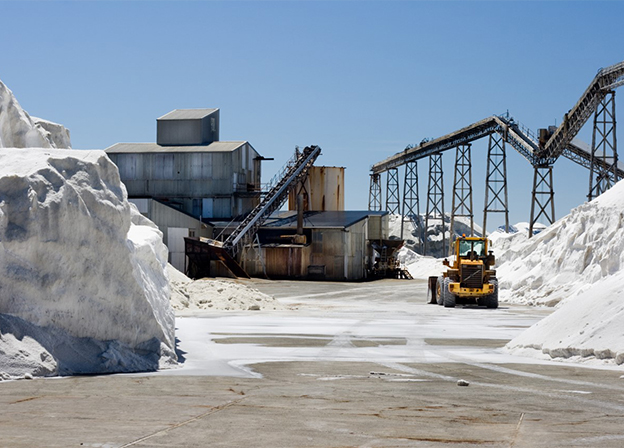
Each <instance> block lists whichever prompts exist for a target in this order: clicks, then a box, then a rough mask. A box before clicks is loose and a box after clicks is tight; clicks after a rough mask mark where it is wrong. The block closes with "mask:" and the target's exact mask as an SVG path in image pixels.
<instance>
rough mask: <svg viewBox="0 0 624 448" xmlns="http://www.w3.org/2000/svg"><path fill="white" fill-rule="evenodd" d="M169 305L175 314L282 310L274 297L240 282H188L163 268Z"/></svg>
mask: <svg viewBox="0 0 624 448" xmlns="http://www.w3.org/2000/svg"><path fill="white" fill-rule="evenodd" d="M167 273H168V275H169V283H170V285H171V305H172V306H173V308H174V309H175V310H176V311H191V312H193V311H198V310H207V311H244V310H249V311H260V310H281V309H285V307H284V306H283V305H282V304H281V303H280V302H279V301H277V300H276V299H275V298H274V297H271V296H269V295H267V294H264V293H262V292H260V291H258V290H257V289H254V288H250V287H248V286H245V285H241V284H240V283H236V282H233V281H223V280H210V279H200V280H191V279H190V278H188V277H187V276H186V275H184V274H182V273H181V272H180V271H178V270H176V269H175V268H174V267H173V266H171V265H169V266H168V267H167Z"/></svg>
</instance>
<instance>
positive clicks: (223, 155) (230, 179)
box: [106, 109, 265, 271]
mask: <svg viewBox="0 0 624 448" xmlns="http://www.w3.org/2000/svg"><path fill="white" fill-rule="evenodd" d="M106 153H107V154H108V156H109V157H110V158H111V160H112V161H113V162H114V163H115V164H116V165H117V166H118V168H119V174H120V176H121V180H122V182H123V183H124V184H125V186H126V189H127V190H128V197H129V199H130V201H131V202H134V203H135V204H136V205H137V207H138V208H139V211H140V212H141V213H142V214H144V215H145V216H147V217H148V218H149V219H151V220H152V221H153V222H154V223H156V225H157V226H158V227H159V229H160V230H161V231H162V232H163V237H164V238H163V239H164V242H165V244H166V245H167V247H168V248H169V251H170V257H169V261H170V262H171V263H172V264H173V265H174V266H175V267H176V268H177V269H179V270H182V271H183V270H184V268H185V260H184V237H189V236H191V237H207V238H210V237H212V235H213V232H212V229H213V225H212V224H211V223H210V221H209V220H211V219H224V220H232V219H233V218H236V217H237V216H243V215H245V214H247V213H249V212H250V211H251V210H253V208H254V207H255V206H256V205H257V204H258V203H259V201H260V179H261V165H260V164H261V161H262V160H265V159H264V158H263V157H261V156H260V154H258V152H257V151H256V150H255V149H254V148H253V146H251V145H250V144H249V142H247V141H219V109H177V110H174V111H172V112H169V113H168V114H166V115H164V116H162V117H160V118H158V119H157V121H156V143H117V144H115V145H113V146H111V147H109V148H107V149H106Z"/></svg>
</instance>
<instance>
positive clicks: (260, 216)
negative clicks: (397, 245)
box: [223, 146, 321, 258]
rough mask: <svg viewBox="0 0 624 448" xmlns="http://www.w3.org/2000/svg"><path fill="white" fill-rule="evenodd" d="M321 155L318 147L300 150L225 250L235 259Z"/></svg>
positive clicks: (225, 246) (225, 245)
mask: <svg viewBox="0 0 624 448" xmlns="http://www.w3.org/2000/svg"><path fill="white" fill-rule="evenodd" d="M320 154H321V148H320V147H318V146H308V147H306V148H304V150H303V152H299V151H298V150H297V151H296V153H295V156H294V157H293V159H291V161H290V162H289V163H288V164H287V165H286V167H285V170H284V173H283V175H282V176H281V178H280V179H279V180H278V181H277V183H276V184H275V185H274V186H273V187H272V188H271V189H270V190H269V192H268V193H267V194H266V195H265V196H264V198H263V199H262V201H261V202H260V204H258V205H257V206H256V208H254V209H253V210H252V211H251V213H249V215H247V217H246V218H245V219H244V220H243V221H242V222H241V223H240V224H239V226H238V227H237V228H236V229H235V230H234V232H232V233H231V234H230V235H229V236H228V237H227V239H226V240H225V241H224V242H223V248H224V249H225V250H226V251H227V252H228V253H229V254H230V255H231V256H232V257H233V258H235V257H236V255H237V254H238V253H239V252H240V250H241V248H242V247H243V246H244V245H245V244H247V243H248V242H250V241H251V240H252V239H253V237H254V235H255V234H256V232H257V231H258V229H259V228H260V226H261V225H262V224H263V223H264V221H266V219H267V218H268V217H269V216H270V215H271V213H273V212H274V211H275V210H278V209H279V208H280V207H281V206H282V205H283V204H284V201H286V199H287V198H288V194H289V193H290V190H292V189H293V188H295V187H296V186H297V184H298V183H299V182H300V181H302V180H303V179H304V178H305V177H306V176H307V173H308V170H309V169H310V168H311V167H312V165H313V164H314V162H315V160H316V158H317V157H318V156H319V155H320Z"/></svg>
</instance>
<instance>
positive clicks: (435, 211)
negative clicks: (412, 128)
mask: <svg viewBox="0 0 624 448" xmlns="http://www.w3.org/2000/svg"><path fill="white" fill-rule="evenodd" d="M436 220H440V222H441V224H442V253H446V251H445V249H446V232H445V223H444V173H443V171H442V153H438V154H432V155H431V156H430V157H429V185H428V189H427V213H426V214H425V241H424V254H425V255H426V254H427V252H428V251H427V249H428V247H427V246H428V244H427V242H428V241H427V240H428V238H427V233H428V232H429V223H430V221H436Z"/></svg>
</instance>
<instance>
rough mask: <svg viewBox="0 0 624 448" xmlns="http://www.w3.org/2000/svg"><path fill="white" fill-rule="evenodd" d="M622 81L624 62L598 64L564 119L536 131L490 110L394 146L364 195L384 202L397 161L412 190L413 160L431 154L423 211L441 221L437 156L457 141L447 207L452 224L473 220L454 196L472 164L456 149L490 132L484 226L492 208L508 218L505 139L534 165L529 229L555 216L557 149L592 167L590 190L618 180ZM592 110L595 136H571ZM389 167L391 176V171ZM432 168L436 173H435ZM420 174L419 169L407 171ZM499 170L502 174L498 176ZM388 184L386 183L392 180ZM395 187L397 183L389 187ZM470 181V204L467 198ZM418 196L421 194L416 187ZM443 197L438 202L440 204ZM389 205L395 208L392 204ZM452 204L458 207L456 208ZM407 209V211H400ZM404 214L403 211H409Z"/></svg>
mask: <svg viewBox="0 0 624 448" xmlns="http://www.w3.org/2000/svg"><path fill="white" fill-rule="evenodd" d="M621 85H624V62H620V63H618V64H615V65H612V66H610V67H607V68H603V69H600V70H599V71H598V73H597V74H596V76H595V77H594V79H593V80H592V82H591V83H590V85H589V87H588V88H587V89H586V90H585V92H584V93H583V94H582V95H581V97H580V99H579V100H578V101H577V103H576V104H575V105H574V107H573V108H572V109H570V111H569V112H568V113H566V114H565V116H564V119H563V122H562V123H561V125H560V126H559V127H557V128H555V127H549V128H545V129H540V130H539V133H538V135H534V134H533V133H531V132H530V131H529V130H528V129H527V128H525V127H524V126H522V125H521V124H520V123H518V122H516V121H515V120H514V119H513V118H512V117H511V116H510V115H509V113H507V114H503V115H492V116H491V117H488V118H485V119H483V120H480V121H478V122H476V123H473V124H471V125H469V126H466V127H464V128H462V129H459V130H457V131H455V132H452V133H450V134H447V135H444V136H442V137H439V138H436V139H434V140H430V141H423V142H422V143H421V144H420V145H418V146H415V147H407V148H406V149H405V150H403V151H401V152H398V153H396V154H394V155H393V156H390V157H388V158H386V159H385V160H382V161H381V162H378V163H376V164H374V165H373V166H372V168H371V189H370V195H369V209H371V210H376V209H380V208H381V207H382V198H381V191H382V188H381V174H382V173H384V172H388V173H389V174H388V178H389V179H390V178H392V179H394V180H393V183H392V185H393V186H394V185H396V188H398V181H397V180H396V179H397V178H398V174H397V170H398V168H399V167H400V166H403V165H405V167H406V183H405V186H404V191H405V192H407V191H408V190H409V191H413V190H414V188H416V190H417V188H418V187H417V185H416V186H413V185H407V173H408V172H413V171H414V169H415V168H414V167H415V166H416V164H417V162H418V160H420V159H424V158H429V165H430V166H429V173H430V176H429V188H428V198H427V212H426V214H425V218H426V221H427V218H430V217H431V218H432V219H440V220H441V221H442V224H443V225H444V211H443V204H444V202H443V198H442V199H441V200H440V198H439V197H438V196H440V195H443V193H442V191H443V188H441V185H439V183H441V176H440V174H441V159H440V155H441V154H442V153H443V152H444V151H448V150H450V149H453V148H456V153H457V155H456V164H455V182H454V185H453V204H454V205H453V209H452V210H451V226H452V223H453V220H454V218H455V216H467V217H470V219H471V222H472V216H473V213H472V206H471V205H470V207H469V208H470V210H463V212H462V211H461V210H459V208H462V207H463V208H465V207H466V204H467V201H466V200H465V198H462V199H461V200H459V201H457V203H458V204H459V205H458V207H455V203H456V201H455V199H456V192H457V188H458V185H460V184H462V183H466V182H468V183H470V184H471V182H472V179H471V172H470V167H469V168H468V170H466V169H465V163H464V162H462V163H463V165H462V166H463V168H462V170H461V172H459V168H458V167H459V165H460V155H459V154H460V152H461V154H462V156H461V158H462V160H464V161H465V160H466V151H469V150H470V144H471V143H472V142H474V141H476V140H479V139H482V138H485V137H489V148H488V170H487V177H486V198H485V208H484V219H483V227H484V231H485V225H486V222H487V214H488V213H493V212H503V213H505V221H506V225H507V226H508V205H507V181H506V153H505V144H508V145H510V146H511V147H512V148H513V149H515V150H516V151H517V152H518V153H519V154H520V155H522V156H523V157H524V158H525V159H526V160H527V161H528V162H529V163H530V164H531V165H532V166H533V167H534V176H533V177H534V179H533V192H532V204H531V218H530V226H529V235H532V233H533V225H534V224H535V223H536V222H537V221H538V220H539V219H540V218H542V217H543V218H545V219H546V220H548V221H549V222H550V223H551V224H552V223H553V222H554V220H555V217H554V216H555V213H554V191H553V184H552V169H553V165H554V164H555V162H556V161H557V160H558V159H559V157H561V156H563V157H565V158H567V159H570V160H572V161H573V162H575V163H577V164H579V165H581V166H583V167H585V168H588V169H589V170H590V181H589V194H588V198H589V200H591V199H592V198H594V197H596V196H598V195H599V194H601V193H602V192H604V191H606V189H608V188H610V186H612V185H613V184H614V183H615V182H617V181H618V180H619V179H621V178H623V177H624V166H622V165H621V164H620V163H618V157H617V140H616V134H615V130H616V120H615V91H614V89H615V88H617V87H619V86H621ZM592 114H594V129H593V137H592V144H591V145H586V144H584V143H583V142H581V141H579V140H578V139H576V138H575V137H576V135H577V134H578V132H579V131H580V129H581V128H582V127H583V125H584V124H585V123H586V122H587V121H588V120H589V118H590V117H591V115H592ZM469 159H470V158H469V157H468V160H469ZM390 174H392V176H391V175H390ZM432 176H436V177H435V178H433V177H432ZM412 177H415V178H416V179H417V177H418V176H417V175H416V176H412ZM501 177H502V178H503V179H502V180H501V179H500V178H501ZM389 187H390V184H389ZM393 188H394V187H393ZM387 191H388V193H387V195H388V197H390V195H392V197H399V193H398V191H396V192H391V191H390V188H389V189H387ZM471 195H472V193H471V189H470V201H469V202H470V204H472V196H471ZM416 197H418V195H417V194H416ZM406 202H409V200H407V198H404V200H403V211H405V210H406V207H407V210H415V209H417V208H418V207H417V206H414V204H409V203H408V204H406ZM440 204H441V205H442V207H441V208H440ZM390 208H393V209H392V210H391V209H390ZM456 208H457V209H456ZM386 209H387V210H388V211H390V212H393V213H399V212H400V206H399V204H396V203H395V202H392V204H391V205H389V204H386ZM401 214H403V215H405V213H404V212H403V213H401ZM406 219H407V218H406Z"/></svg>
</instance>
